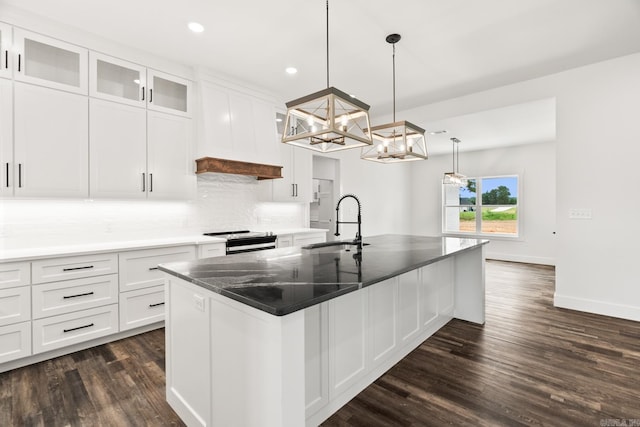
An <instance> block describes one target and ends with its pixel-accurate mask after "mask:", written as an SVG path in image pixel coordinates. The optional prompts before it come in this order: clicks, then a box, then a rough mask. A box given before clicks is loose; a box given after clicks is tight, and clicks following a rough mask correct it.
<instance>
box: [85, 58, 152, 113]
mask: <svg viewBox="0 0 640 427" xmlns="http://www.w3.org/2000/svg"><path fill="white" fill-rule="evenodd" d="M89 55H90V56H89V58H90V65H89V94H90V95H91V96H94V97H96V98H103V99H108V100H110V101H117V102H121V103H125V104H129V105H136V106H140V107H144V105H145V102H146V101H145V98H146V96H147V88H146V68H145V67H143V66H141V65H138V64H133V63H131V62H127V61H123V60H120V59H117V58H113V57H110V56H107V55H102V54H100V53H96V52H90V54H89Z"/></svg>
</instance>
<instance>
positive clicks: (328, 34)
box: [327, 0, 329, 89]
mask: <svg viewBox="0 0 640 427" xmlns="http://www.w3.org/2000/svg"><path fill="white" fill-rule="evenodd" d="M328 88H329V0H327V89H328Z"/></svg>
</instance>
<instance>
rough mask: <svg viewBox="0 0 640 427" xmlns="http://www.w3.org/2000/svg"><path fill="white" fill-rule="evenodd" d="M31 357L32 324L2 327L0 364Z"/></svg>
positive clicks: (0, 330) (23, 323)
mask: <svg viewBox="0 0 640 427" xmlns="http://www.w3.org/2000/svg"><path fill="white" fill-rule="evenodd" d="M27 356H31V322H22V323H16V324H13V325H9V326H0V363H4V362H8V361H10V360H15V359H20V358H21V357H27Z"/></svg>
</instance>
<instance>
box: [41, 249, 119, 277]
mask: <svg viewBox="0 0 640 427" xmlns="http://www.w3.org/2000/svg"><path fill="white" fill-rule="evenodd" d="M117 272H118V258H117V255H116V254H113V253H103V254H93V255H76V256H68V257H60V258H50V259H42V260H35V261H32V262H31V279H32V282H33V283H34V284H38V283H47V282H59V281H62V280H69V279H79V278H82V277H92V276H100V275H106V274H114V273H117Z"/></svg>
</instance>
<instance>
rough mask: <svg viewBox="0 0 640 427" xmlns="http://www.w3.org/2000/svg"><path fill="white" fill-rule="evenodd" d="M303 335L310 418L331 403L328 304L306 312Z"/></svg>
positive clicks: (307, 403) (306, 397)
mask: <svg viewBox="0 0 640 427" xmlns="http://www.w3.org/2000/svg"><path fill="white" fill-rule="evenodd" d="M304 336H305V340H304V360H305V364H304V366H305V382H304V386H305V395H304V397H305V413H306V416H307V417H309V416H310V415H312V414H314V413H315V412H316V411H317V410H319V409H320V408H322V407H323V406H325V405H326V404H327V403H328V402H329V355H328V353H327V348H328V347H327V344H328V340H329V336H328V328H327V303H323V304H318V305H314V306H312V307H308V308H306V309H305V310H304Z"/></svg>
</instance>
